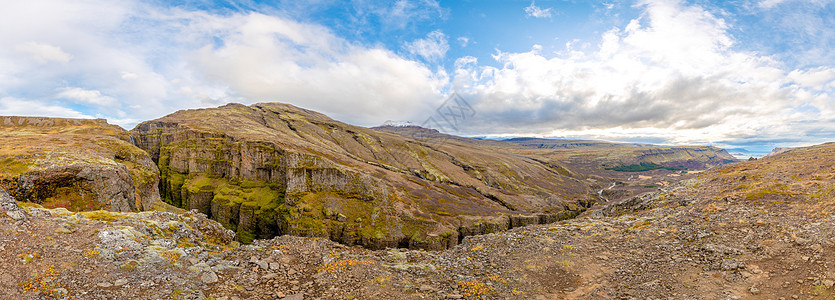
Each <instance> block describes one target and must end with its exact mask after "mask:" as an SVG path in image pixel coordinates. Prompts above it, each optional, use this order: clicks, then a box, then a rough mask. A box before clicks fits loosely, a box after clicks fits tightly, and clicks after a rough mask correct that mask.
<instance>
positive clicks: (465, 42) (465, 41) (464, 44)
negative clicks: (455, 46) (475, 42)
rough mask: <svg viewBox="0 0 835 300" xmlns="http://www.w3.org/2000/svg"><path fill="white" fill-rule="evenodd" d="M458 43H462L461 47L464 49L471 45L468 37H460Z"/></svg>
mask: <svg viewBox="0 0 835 300" xmlns="http://www.w3.org/2000/svg"><path fill="white" fill-rule="evenodd" d="M458 43H460V44H461V47H462V48H463V47H467V45H469V44H470V38H468V37H466V36H459V37H458Z"/></svg>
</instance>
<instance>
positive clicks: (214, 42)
mask: <svg viewBox="0 0 835 300" xmlns="http://www.w3.org/2000/svg"><path fill="white" fill-rule="evenodd" d="M360 2H361V1H360ZM795 2H797V1H762V2H759V5H753V6H752V7H755V8H756V9H761V10H766V12H767V11H769V10H773V9H775V8H779V7H783V6H786V5H790V4H792V3H795ZM356 5H357V4H355V6H356ZM816 5H828V4H816ZM300 9H301V10H303V9H302V8H300ZM305 9H307V8H305ZM353 9H354V10H356V11H364V12H363V13H357V14H356V15H357V16H358V17H359V18H360V19H358V20H357V22H358V23H357V24H368V23H369V22H370V21H368V20H366V19H363V18H365V17H368V16H377V15H379V16H382V15H387V16H393V15H397V14H402V15H403V16H405V17H407V20H400V21H397V20H395V19H384V18H382V17H379V20H378V22H380V23H384V24H389V23H390V26H392V28H408V27H409V26H411V25H409V24H414V23H412V21H414V20H411V21H410V20H408V18H418V19H420V20H425V19H427V18H428V17H427V16H435V15H437V14H440V15H444V14H445V13H446V12H445V10H444V9H443V8H441V7H440V6H439V5H438V3H437V2H434V1H424V2H420V3H418V2H415V1H406V0H401V1H396V2H392V3H390V4H389V6H386V7H380V6H379V4H375V5H374V6H370V7H368V9H363V8H362V7H361V6H356V7H354V8H353ZM609 9H611V7H609ZM634 9H636V10H638V11H640V14H639V15H638V17H636V18H634V19H632V20H630V21H629V22H626V23H624V24H623V25H622V26H617V27H613V28H610V29H608V30H606V31H605V32H603V33H602V34H601V35H600V36H599V40H600V42H599V43H598V44H596V45H590V46H588V47H582V48H577V47H576V46H574V45H575V43H572V42H573V41H572V42H569V43H566V46H565V48H564V49H562V50H560V51H557V52H546V51H543V49H544V48H545V47H542V46H539V45H533V46H532V47H531V48H530V50H529V51H526V52H508V51H503V50H502V49H501V47H497V48H495V52H494V53H495V54H494V55H493V57H492V61H479V60H478V59H476V58H475V57H472V56H463V57H449V55H450V54H449V53H450V46H449V42H448V40H449V37H448V36H447V35H446V34H445V33H444V31H442V30H440V29H437V30H435V29H433V30H426V31H423V32H429V33H428V34H427V35H426V36H424V37H419V38H417V39H411V40H406V41H403V42H400V43H399V44H398V47H399V48H395V49H389V48H386V47H385V46H383V45H382V44H380V43H368V42H365V43H363V42H358V41H356V40H350V39H348V38H346V37H343V36H340V35H339V34H337V33H335V32H334V31H333V30H332V29H331V28H329V27H325V26H323V25H318V24H316V23H311V22H304V21H298V20H295V19H293V18H291V17H289V16H287V14H284V13H280V12H279V13H275V12H273V13H270V11H266V12H262V11H254V10H235V11H226V12H223V13H220V12H213V11H205V10H184V9H181V8H177V7H165V6H158V5H153V4H148V3H147V2H144V1H119V2H114V1H95V0H93V1H58V0H54V1H51V0H41V1H17V2H12V3H7V4H6V5H5V7H4V9H3V10H0V43H2V44H3V45H9V47H0V115H47V116H58V117H103V118H108V119H109V120H110V121H111V122H114V123H116V124H120V125H123V126H125V127H128V128H130V127H132V126H133V125H134V124H136V123H137V122H139V121H141V120H147V119H153V118H158V117H161V116H163V115H166V114H168V113H171V112H173V111H175V110H178V109H186V108H199V107H212V106H218V105H222V104H224V103H227V102H239V103H244V104H251V103H256V102H265V101H279V102H287V103H291V104H294V105H298V106H302V107H305V108H309V109H314V110H318V111H321V112H323V113H326V114H329V115H331V116H332V117H334V118H336V119H339V120H342V121H345V122H349V123H353V124H358V125H365V126H373V125H377V124H381V123H383V122H384V121H385V120H410V121H413V122H415V123H418V124H419V123H421V121H423V120H424V119H425V118H426V117H428V116H430V115H431V114H432V112H433V109H434V108H435V107H437V106H438V105H440V104H441V103H442V102H443V100H444V98H445V97H446V96H448V95H449V94H450V93H451V92H452V91H457V92H458V93H459V94H460V95H461V96H463V97H464V98H465V99H466V100H467V101H469V103H470V104H471V105H472V106H473V108H474V109H475V110H476V111H477V115H476V117H475V118H474V119H471V120H468V122H467V123H464V124H462V125H463V127H461V131H460V132H455V133H456V134H472V135H494V136H509V135H536V136H565V137H582V138H597V139H609V140H643V141H655V142H660V143H671V144H673V143H675V144H692V143H695V144H704V143H714V144H727V145H742V144H748V143H750V144H755V143H760V144H768V143H782V144H784V145H787V144H800V143H813V142H822V141H825V140H827V139H832V138H833V137H835V132H833V130H831V129H829V128H835V127H833V125H835V117H832V116H835V114H833V113H834V112H835V107H833V105H834V104H835V101H834V100H835V99H833V98H835V97H834V96H835V69H833V66H831V65H827V64H813V65H810V66H806V65H802V66H801V67H798V68H791V67H788V65H787V64H786V63H785V62H784V61H783V59H784V57H781V56H776V55H768V54H763V53H760V52H758V51H756V50H752V49H746V48H744V47H740V45H739V43H740V40H739V38H738V37H737V36H735V35H734V34H733V33H734V32H736V30H738V28H736V27H734V25H733V24H731V23H729V22H730V21H732V20H731V17H729V16H727V15H726V14H724V13H723V12H722V11H721V10H716V9H710V8H705V7H703V6H699V5H694V4H689V3H686V2H683V1H676V0H641V1H638V2H636V3H634ZM68 12H71V13H68ZM384 12H385V13H384ZM517 13H518V14H519V16H520V17H521V18H523V19H524V18H525V17H526V16H527V17H534V18H541V17H551V16H552V14H553V12H552V11H551V8H546V9H543V8H541V7H538V6H536V5H535V3H533V2H532V3H531V5H530V6H528V7H527V8H525V9H524V11H523V12H517ZM33 15H37V16H39V17H38V18H33V17H31V16H33ZM363 16H365V17H363ZM812 21H814V20H812ZM818 21H820V20H818ZM815 22H817V21H815ZM819 23H820V22H818V23H814V22H813V23H812V24H819ZM347 28H348V30H353V29H351V28H353V27H350V26H348V27H347ZM803 28H805V27H803ZM828 32H831V31H820V30H818V31H813V32H812V33H814V34H815V35H816V36H822V35H823V34H828ZM455 36H459V35H458V34H455ZM456 41H457V42H458V43H460V45H461V48H463V47H467V49H468V51H469V49H475V47H476V46H478V45H476V44H474V43H471V41H470V40H469V39H468V38H466V37H459V38H457V39H456ZM581 42H583V41H581ZM585 42H587V41H585ZM479 44H482V43H481V41H479ZM485 44H486V43H485ZM468 45H470V46H469V47H468ZM821 45H828V44H826V43H824V44H821ZM491 47H492V46H491ZM818 48H820V47H818ZM815 49H817V48H815ZM808 50H809V51H808V52H805V54H804V55H814V53H816V52H815V51H814V49H808ZM453 61H454V63H452V62H453ZM445 62H450V63H448V64H445Z"/></svg>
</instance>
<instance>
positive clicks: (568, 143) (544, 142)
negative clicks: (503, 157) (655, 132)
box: [502, 137, 654, 149]
mask: <svg viewBox="0 0 835 300" xmlns="http://www.w3.org/2000/svg"><path fill="white" fill-rule="evenodd" d="M502 141H503V142H507V143H514V144H517V145H521V146H525V147H534V148H543V149H555V148H563V149H578V148H597V149H600V148H629V147H652V146H654V145H650V144H637V143H616V142H606V141H591V140H563V139H542V138H526V137H520V138H511V139H506V140H502Z"/></svg>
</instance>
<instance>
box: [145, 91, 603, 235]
mask: <svg viewBox="0 0 835 300" xmlns="http://www.w3.org/2000/svg"><path fill="white" fill-rule="evenodd" d="M132 133H133V134H134V136H136V139H137V144H138V145H139V146H140V147H141V148H143V149H145V150H147V151H148V152H149V153H151V155H152V157H153V158H154V160H156V161H157V162H158V165H159V168H160V171H161V177H162V179H161V180H162V184H161V193H162V197H163V199H165V200H166V201H168V202H170V203H172V204H174V205H177V206H180V207H184V208H189V209H198V210H199V211H200V212H203V213H206V214H207V215H209V216H210V217H211V218H212V219H215V220H218V221H219V222H221V223H222V224H224V225H225V226H227V227H228V228H231V229H233V230H235V231H236V232H237V233H238V235H239V238H241V239H242V240H244V241H248V240H250V239H251V238H254V237H261V238H269V237H272V236H275V235H279V234H293V235H302V236H323V237H329V238H331V239H333V240H337V241H340V242H343V243H346V244H349V245H350V244H362V245H365V246H368V247H374V248H379V247H387V246H408V247H420V248H446V247H449V246H453V245H455V244H457V243H458V241H459V240H460V239H461V238H463V236H466V235H471V234H478V233H484V232H491V231H496V230H504V229H507V228H510V227H516V226H521V225H527V224H537V223H542V222H552V221H554V220H557V219H563V218H567V217H569V216H572V215H575V214H577V213H579V212H580V211H582V210H584V209H585V208H584V206H589V205H591V203H592V202H593V199H594V195H593V193H594V191H592V189H591V188H589V187H588V186H587V184H586V183H584V182H583V181H582V177H581V176H577V175H576V174H574V173H572V172H570V171H568V170H567V169H565V168H563V167H561V166H559V165H558V164H551V163H542V162H540V161H538V160H535V159H531V158H529V157H525V156H520V155H516V154H512V153H506V152H503V151H498V150H497V149H494V148H489V147H478V146H475V145H473V144H469V143H456V142H449V143H440V144H438V143H429V142H426V141H420V140H418V139H413V138H408V137H404V136H402V135H397V134H392V133H388V132H382V131H377V130H372V129H368V128H362V127H357V126H351V125H348V124H344V123H341V122H338V121H334V120H332V119H330V118H328V117H327V116H324V115H322V114H319V113H316V112H313V111H309V110H305V109H300V108H297V107H294V106H291V105H287V104H280V103H264V104H256V105H252V106H244V105H239V104H230V105H226V106H223V107H219V108H214V109H200V110H186V111H179V112H176V113H174V114H171V115H169V116H166V117H163V118H161V119H158V120H154V121H148V122H144V123H142V124H139V125H138V126H137V127H136V128H135V129H134V130H132Z"/></svg>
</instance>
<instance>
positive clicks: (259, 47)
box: [0, 0, 448, 126]
mask: <svg viewBox="0 0 835 300" xmlns="http://www.w3.org/2000/svg"><path fill="white" fill-rule="evenodd" d="M374 7H381V6H374ZM385 7H387V8H386V11H388V12H392V13H394V14H395V15H398V16H404V17H410V18H429V17H433V16H434V17H437V14H443V11H442V10H439V9H440V7H439V6H438V5H437V2H436V1H430V0H425V1H423V2H419V3H418V2H415V1H405V0H403V1H400V2H397V3H394V4H393V5H389V6H385ZM374 13H377V12H374ZM380 13H382V11H380ZM33 15H37V16H40V17H39V18H32V17H31V16H33ZM404 22H408V21H404ZM404 24H405V23H404ZM395 25H396V24H394V25H392V26H395ZM395 27H397V26H395ZM438 37H439V36H438V35H437V34H430V36H428V37H427V41H434V42H439V43H441V42H442V43H444V44H443V45H445V43H446V37H445V36H443V35H442V34H441V35H440V37H443V41H441V40H437V38H438ZM433 38H435V40H432V39H433ZM32 41H36V42H32ZM0 44H2V45H15V46H13V47H6V48H3V47H0V91H2V92H3V95H9V96H10V97H12V96H13V97H17V98H18V99H37V100H38V102H37V103H39V105H35V106H33V105H28V106H24V107H19V108H16V111H18V113H20V114H23V113H26V114H43V113H46V112H47V111H45V110H43V109H41V108H42V107H52V108H58V107H78V108H76V109H79V110H82V111H84V112H87V113H86V114H83V115H95V116H102V117H108V118H110V119H114V120H118V122H117V121H114V122H116V123H117V124H120V125H124V126H129V125H132V124H130V122H132V121H135V120H143V119H144V120H147V119H153V118H158V117H161V116H163V115H165V114H169V113H171V112H174V111H176V110H178V109H184V108H195V107H207V106H218V105H222V104H224V103H227V102H233V101H234V102H241V103H247V104H248V103H255V102H264V101H281V102H289V103H291V104H295V105H298V106H303V107H306V108H310V109H315V110H319V111H322V112H324V113H327V114H330V115H332V116H334V117H336V118H338V119H340V120H343V121H347V122H352V123H355V124H362V125H377V124H380V123H381V122H383V121H385V120H386V119H409V118H411V116H413V115H418V114H421V113H422V112H423V111H425V110H428V109H430V108H431V106H432V105H434V104H428V103H435V102H437V101H439V100H438V99H442V96H441V95H440V90H441V89H442V87H443V85H444V84H445V83H446V81H447V80H448V79H447V78H446V74H445V72H443V71H442V70H435V71H433V70H430V69H429V68H427V67H426V66H425V65H423V64H422V63H419V62H415V61H412V60H409V59H406V58H403V57H400V56H398V55H397V54H396V53H394V52H392V51H389V50H386V49H381V48H379V47H375V46H371V47H369V46H363V45H359V44H354V43H352V42H349V41H346V40H344V39H342V38H340V37H337V36H335V35H334V34H333V33H332V32H330V30H329V29H327V28H325V27H322V26H319V25H315V24H309V23H302V22H296V21H292V20H289V19H286V18H283V17H277V16H269V15H264V14H260V13H251V14H234V13H233V14H225V15H214V14H211V13H208V12H205V11H185V10H181V9H178V8H164V7H158V6H153V5H150V4H147V3H146V2H142V1H132V0H128V1H118V2H114V1H104V0H98V1H97V0H93V1H59V0H43V1H40V2H38V1H35V2H32V1H29V2H27V1H18V2H13V3H7V4H5V5H4V7H3V9H2V10H0ZM427 45H428V44H427ZM438 46H442V45H441V44H439V45H438ZM446 47H448V46H446ZM10 48H11V49H10ZM415 49H420V47H418V48H415ZM423 50H425V51H429V52H425V51H424V52H422V53H423V54H426V55H429V56H432V55H438V53H440V54H441V55H443V54H444V53H445V52H446V50H443V49H441V48H437V49H436V50H438V51H441V52H435V53H433V52H431V50H432V48H425V49H423ZM69 53H72V55H70V54H69ZM418 55H420V54H418ZM47 62H58V63H47ZM68 86H69V87H68ZM105 91H106V92H105ZM4 99H5V98H4ZM4 101H5V100H4ZM21 101H23V100H21ZM27 101H29V100H27ZM9 103H11V102H8V101H7V102H5V103H3V105H4V107H6V109H5V111H4V112H8V113H10V112H11V111H12V110H11V108H10V107H12V106H10V104H9ZM14 103H16V104H20V103H23V102H20V101H16V102H14ZM94 106H95V107H94ZM53 111H55V110H53ZM71 111H75V110H73V109H68V110H67V111H66V112H63V113H62V115H64V116H69V115H73V114H72V113H69V112H71Z"/></svg>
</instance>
